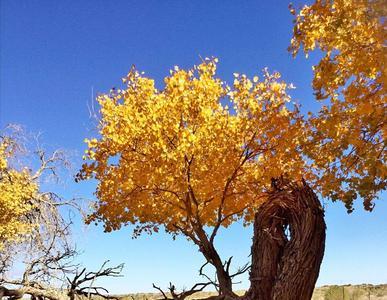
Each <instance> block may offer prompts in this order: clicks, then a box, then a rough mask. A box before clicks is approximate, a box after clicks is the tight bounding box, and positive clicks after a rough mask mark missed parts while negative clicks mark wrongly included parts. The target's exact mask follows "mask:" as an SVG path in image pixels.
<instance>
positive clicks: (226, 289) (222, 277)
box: [196, 227, 237, 299]
mask: <svg viewBox="0 0 387 300" xmlns="http://www.w3.org/2000/svg"><path fill="white" fill-rule="evenodd" d="M196 234H197V236H198V238H199V240H200V244H198V246H199V250H200V252H202V253H203V255H204V257H205V258H206V259H207V261H208V262H209V263H210V264H211V265H213V266H214V267H215V270H216V277H217V279H218V283H219V294H220V295H221V296H224V297H227V298H229V299H233V298H237V295H236V294H235V293H234V292H233V291H232V281H231V277H230V275H229V274H228V273H227V271H226V270H225V269H224V265H223V263H222V260H221V258H220V256H219V254H218V252H217V251H216V249H215V246H214V245H213V243H211V242H210V241H209V240H208V238H207V235H206V233H205V231H204V230H203V229H202V228H201V227H198V228H196Z"/></svg>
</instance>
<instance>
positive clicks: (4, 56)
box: [0, 0, 387, 292]
mask: <svg viewBox="0 0 387 300" xmlns="http://www.w3.org/2000/svg"><path fill="white" fill-rule="evenodd" d="M293 2H295V1H293ZM300 3H302V2H300V1H296V5H297V4H300ZM0 9H1V12H0V14H1V15H0V26H1V28H0V34H1V36H0V42H1V53H0V127H1V128H4V127H5V126H6V125H7V124H8V123H18V124H22V125H24V126H25V127H26V128H27V130H28V131H30V132H42V134H43V135H42V138H43V141H44V143H45V144H46V147H48V148H51V149H54V148H65V149H68V150H69V151H72V152H75V153H78V154H75V155H74V161H75V168H77V167H79V164H80V156H81V154H82V152H83V150H84V149H85V145H84V144H83V139H84V138H85V137H90V136H93V135H94V132H95V131H94V129H93V128H94V124H93V122H92V120H90V118H89V112H88V104H90V103H91V101H92V100H91V99H92V94H94V95H95V94H96V93H98V92H105V91H107V90H109V89H110V88H111V87H113V86H116V87H117V86H120V83H121V80H120V79H121V78H122V77H123V76H124V75H126V74H127V72H128V70H129V69H130V67H131V65H133V64H134V65H136V67H137V68H138V69H140V70H143V71H145V73H146V74H147V75H148V76H151V77H153V78H155V79H156V81H157V82H158V85H159V86H161V84H162V79H163V77H164V76H166V75H168V73H169V72H168V71H169V70H170V69H172V68H173V66H174V65H179V66H180V67H183V68H185V67H191V66H192V65H194V64H198V63H199V62H200V58H199V56H202V57H206V56H209V57H210V56H216V57H218V58H219V60H220V64H219V76H220V77H222V78H224V79H226V80H227V81H229V82H231V80H232V73H233V72H238V73H245V74H247V75H249V76H252V75H254V74H260V72H261V70H262V69H263V68H264V67H266V66H267V67H269V69H270V70H276V71H279V72H281V73H282V74H283V78H284V79H285V80H286V81H288V82H293V83H294V85H295V86H296V87H297V89H296V90H295V91H293V92H292V96H293V99H294V100H295V101H297V102H299V103H301V104H302V106H303V109H304V110H315V109H316V108H317V107H318V104H317V103H316V102H315V100H314V97H313V94H312V90H311V88H310V82H311V76H312V71H311V66H312V64H313V62H315V61H316V59H317V57H318V54H315V55H312V56H311V57H310V58H309V59H308V60H306V59H305V58H304V57H301V56H300V57H298V58H296V59H292V57H291V55H290V54H289V53H288V52H287V51H286V48H287V47H288V45H289V41H290V37H291V28H292V16H291V15H290V13H289V12H288V3H287V1H286V0H282V1H279V0H278V1H227V0H226V1H192V0H191V1H185V0H179V1H177V0H176V1H168V0H165V1H156V0H154V1H147V0H146V1H145V0H144V1H120V0H115V1H102V0H95V1H91V0H89V1H67V0H64V1H48V0H39V1H37V0H29V1H23V0H16V1H15V0H2V1H0ZM94 188H95V183H93V182H88V183H81V184H75V183H73V182H72V180H71V178H70V179H68V180H67V184H66V185H65V187H64V188H63V187H59V188H58V189H59V190H61V192H62V194H63V195H64V196H65V197H71V196H73V195H76V196H82V197H86V198H91V197H92V193H93V190H94ZM381 198H386V195H385V194H384V195H382V197H381ZM381 200H383V199H381ZM356 208H357V209H356V210H355V212H354V213H353V214H351V215H347V213H346V210H345V208H344V207H343V205H341V204H340V203H334V204H332V203H329V202H326V221H327V226H328V230H327V247H326V255H325V258H324V261H323V265H322V268H321V274H320V278H319V280H318V285H323V284H333V283H334V284H342V283H362V282H367V283H382V282H387V272H386V267H387V218H386V212H387V203H386V202H385V201H377V205H376V208H375V211H374V212H373V213H372V214H370V213H367V212H364V211H363V210H362V209H361V204H360V203H359V204H358V205H356ZM77 224H78V225H79V226H76V227H75V228H74V234H75V238H74V239H75V241H77V243H78V247H79V248H80V249H83V254H82V255H81V256H80V258H79V259H80V260H81V261H82V262H83V263H84V264H85V265H87V266H90V267H91V268H93V267H95V268H96V267H97V266H98V265H99V264H100V263H101V262H102V261H104V260H105V259H111V261H112V263H120V262H125V263H126V268H125V271H124V275H125V277H123V278H119V279H115V280H114V281H112V280H108V281H107V282H106V284H107V286H108V287H110V288H111V290H112V291H113V292H135V291H149V290H151V286H152V282H155V283H158V284H160V285H162V286H166V285H167V284H168V282H169V281H172V282H174V283H176V285H177V286H179V287H183V286H187V287H188V286H189V285H191V284H193V283H194V280H195V279H196V274H197V269H198V268H199V267H200V265H201V263H202V258H201V255H200V254H199V253H198V251H197V249H196V248H195V246H193V245H192V244H191V243H190V242H188V241H187V240H185V239H184V238H178V239H177V240H176V241H172V239H171V238H170V237H169V236H167V235H165V234H163V233H160V234H158V235H154V236H143V237H140V238H139V239H137V240H133V239H131V228H124V229H123V230H121V231H119V232H114V233H111V234H104V233H103V232H102V229H101V227H94V226H90V227H85V226H81V225H80V223H79V222H78V223H77ZM251 233H252V230H251V228H243V227H242V226H241V225H240V224H235V225H234V226H232V227H231V228H230V229H228V230H227V231H223V232H221V234H219V237H218V241H217V245H218V246H219V248H220V252H221V253H222V255H224V257H225V258H226V257H227V256H230V255H234V260H235V264H236V265H238V264H239V265H242V264H244V263H245V262H247V260H248V257H247V256H248V254H249V250H250V245H251V237H252V235H251ZM245 279H246V278H244V280H243V283H242V284H241V285H240V288H246V287H247V285H248V282H247V281H246V280H245Z"/></svg>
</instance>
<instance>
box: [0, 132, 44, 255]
mask: <svg viewBox="0 0 387 300" xmlns="http://www.w3.org/2000/svg"><path fill="white" fill-rule="evenodd" d="M11 142H12V141H11V140H9V139H7V138H1V140H0V191H1V195H0V250H1V248H2V247H3V245H4V243H8V242H19V241H21V240H22V238H23V236H25V235H26V234H28V233H29V232H31V229H32V226H33V225H32V224H31V223H30V222H28V220H26V215H27V214H28V212H30V211H31V210H32V209H33V205H32V202H31V201H30V200H31V199H32V198H34V197H35V195H36V193H37V191H38V186H37V184H36V183H35V182H34V181H33V180H32V178H31V175H30V173H29V171H28V170H27V169H23V170H16V169H13V168H11V167H10V166H9V163H8V160H9V158H10V157H11V156H12V154H13V153H12V150H11V148H12V147H11Z"/></svg>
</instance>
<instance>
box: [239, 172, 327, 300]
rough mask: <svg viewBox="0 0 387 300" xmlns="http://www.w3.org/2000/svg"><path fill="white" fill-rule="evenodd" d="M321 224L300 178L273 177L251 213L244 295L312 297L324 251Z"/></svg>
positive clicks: (260, 299)
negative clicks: (261, 201) (266, 193)
mask: <svg viewBox="0 0 387 300" xmlns="http://www.w3.org/2000/svg"><path fill="white" fill-rule="evenodd" d="M287 228H288V230H289V232H290V236H287V235H286V233H285V231H286V229H287ZM325 229H326V226H325V222H324V212H323V209H322V207H321V205H320V202H319V200H318V198H317V196H316V195H315V193H314V192H313V191H312V189H311V188H310V187H309V186H307V184H306V183H305V182H301V183H297V184H296V183H287V182H285V181H284V180H283V179H280V180H275V181H273V189H272V191H271V193H270V195H269V199H268V201H267V202H265V203H264V204H263V205H262V206H261V207H260V208H259V209H258V211H257V213H256V215H255V223H254V237H253V245H252V250H251V253H252V267H251V272H250V281H251V286H250V289H249V290H248V291H247V293H246V295H245V296H244V297H243V298H244V299H255V300H309V299H311V297H312V293H313V290H314V286H315V283H316V280H317V277H318V275H319V271H320V265H321V262H322V258H323V255H324V247H325Z"/></svg>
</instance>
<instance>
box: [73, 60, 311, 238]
mask: <svg viewBox="0 0 387 300" xmlns="http://www.w3.org/2000/svg"><path fill="white" fill-rule="evenodd" d="M215 71H216V59H212V60H210V59H207V60H205V61H204V62H203V63H202V64H200V65H199V66H196V67H194V68H193V69H191V70H180V69H179V68H177V67H176V68H175V70H174V71H171V75H170V76H168V77H166V78H165V80H164V81H165V87H164V88H163V89H162V90H158V89H156V87H155V84H154V81H153V80H152V79H149V78H146V77H144V76H142V75H140V74H139V73H138V72H137V71H136V70H132V71H131V72H130V73H129V74H128V76H127V77H126V78H125V79H124V82H125V83H126V87H125V89H123V90H118V91H113V92H111V93H110V94H106V95H102V96H100V97H99V98H98V101H99V104H100V106H101V110H100V112H101V120H100V125H99V130H100V137H99V138H97V139H96V138H93V139H90V140H86V142H87V144H88V150H87V151H86V155H85V159H88V160H89V162H88V163H86V164H84V166H83V170H82V172H81V174H80V178H81V179H85V178H89V177H94V178H96V179H97V180H98V187H97V192H96V193H97V197H98V199H99V201H98V206H97V208H96V211H95V213H94V214H93V215H91V217H90V219H89V222H91V221H94V220H102V221H103V222H104V223H105V229H106V231H110V230H113V229H118V228H120V226H121V225H122V224H127V223H130V222H131V223H140V224H142V225H140V227H139V228H138V230H139V232H141V230H152V229H153V230H158V225H160V224H164V225H165V227H166V229H167V230H168V231H170V232H176V231H179V230H185V231H186V232H191V231H192V227H193V226H195V224H196V225H198V226H218V225H220V224H221V225H223V226H228V225H229V224H230V223H231V222H233V221H235V220H236V219H240V218H243V219H244V220H245V221H246V222H249V221H251V220H252V218H253V215H254V211H255V209H256V207H257V206H259V205H260V204H261V203H262V201H264V199H265V198H264V197H265V191H266V190H267V189H268V188H269V186H270V183H271V179H272V178H276V177H278V176H280V175H284V176H288V177H290V178H293V179H295V180H297V179H301V177H302V176H304V177H305V178H307V179H311V176H313V174H311V173H308V170H307V168H306V167H305V163H304V160H303V158H302V156H301V153H300V151H299V150H300V145H301V144H303V143H304V140H305V138H306V137H307V136H306V135H305V132H306V131H305V128H304V123H303V121H302V118H301V116H300V115H299V111H298V109H297V107H295V106H292V105H290V104H289V103H288V102H289V101H290V97H289V96H288V94H287V92H286V90H287V88H288V86H287V84H286V83H284V82H282V81H280V75H279V74H278V73H275V74H269V73H268V71H267V70H265V71H264V74H263V78H262V80H261V81H260V80H259V79H258V77H254V78H253V80H250V79H248V78H247V77H246V76H245V75H239V74H234V76H235V80H234V85H233V86H231V87H230V86H227V85H226V84H225V83H224V82H222V81H221V80H220V79H219V78H216V77H215Z"/></svg>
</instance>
